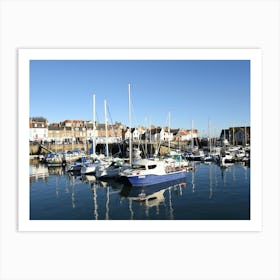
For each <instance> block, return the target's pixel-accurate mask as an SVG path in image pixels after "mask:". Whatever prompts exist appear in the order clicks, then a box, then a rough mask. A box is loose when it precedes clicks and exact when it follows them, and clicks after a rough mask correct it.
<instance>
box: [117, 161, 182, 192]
mask: <svg viewBox="0 0 280 280" xmlns="http://www.w3.org/2000/svg"><path fill="white" fill-rule="evenodd" d="M122 176H124V177H126V178H127V179H128V181H129V182H130V184H131V185H132V186H135V187H143V186H149V185H155V184H160V183H164V182H170V181H174V180H178V179H182V178H185V177H186V170H185V169H184V168H181V167H178V166H176V165H174V164H172V163H167V162H165V161H161V160H147V159H140V160H137V161H135V162H134V163H133V165H132V168H130V169H127V170H125V171H123V173H122Z"/></svg>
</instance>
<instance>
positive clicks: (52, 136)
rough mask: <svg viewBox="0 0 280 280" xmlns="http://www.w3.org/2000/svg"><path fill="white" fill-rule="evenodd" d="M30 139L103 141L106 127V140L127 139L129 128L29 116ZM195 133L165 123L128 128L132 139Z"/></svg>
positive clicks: (195, 134) (189, 136)
mask: <svg viewBox="0 0 280 280" xmlns="http://www.w3.org/2000/svg"><path fill="white" fill-rule="evenodd" d="M29 129H30V132H29V140H30V141H49V142H50V141H54V142H57V143H60V142H69V143H70V142H73V141H76V142H77V141H78V142H85V141H89V140H91V139H93V138H94V136H95V139H96V140H97V142H101V143H102V142H105V139H106V131H107V139H108V142H109V143H116V142H120V141H124V140H129V138H130V130H129V128H128V127H126V126H124V125H122V124H121V123H118V122H116V123H115V124H107V129H106V125H105V124H104V123H95V129H94V126H93V122H92V121H82V120H65V121H63V122H60V123H52V124H48V121H47V120H46V119H44V118H30V121H29ZM197 137H198V131H197V129H193V130H187V129H170V130H169V129H168V128H167V127H153V128H150V129H145V128H144V127H141V126H139V127H135V128H132V129H131V138H132V140H133V141H138V140H145V139H147V140H149V141H179V140H180V141H189V140H191V139H192V138H197Z"/></svg>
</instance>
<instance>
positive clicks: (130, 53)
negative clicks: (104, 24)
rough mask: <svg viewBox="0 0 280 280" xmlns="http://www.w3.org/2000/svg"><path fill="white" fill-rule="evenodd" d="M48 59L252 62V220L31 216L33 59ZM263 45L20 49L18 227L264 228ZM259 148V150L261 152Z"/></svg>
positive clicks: (186, 229)
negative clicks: (43, 218) (41, 218)
mask: <svg viewBox="0 0 280 280" xmlns="http://www.w3.org/2000/svg"><path fill="white" fill-rule="evenodd" d="M33 59H41V60H49V59H53V60H55V59H60V60H76V59H79V60H91V59H92V60H101V59H103V60H104V59H107V60H114V59H118V60H122V59H127V60H129V59H139V60H143V59H158V60H161V59H170V60H173V59H179V60H180V59H189V60H207V59H208V60H225V59H226V60H228V59H231V60H242V59H244V60H250V61H251V139H252V142H251V153H252V155H251V220H248V221H189V220H186V221H88V220H86V221H84V220H83V221H34V220H29V141H28V139H29V138H28V137H29V131H28V127H29V126H28V124H29V62H30V60H33ZM261 60H262V59H261V50H260V49H19V50H18V96H19V110H18V112H19V113H18V127H19V144H18V151H19V153H18V170H19V186H18V201H19V206H18V230H19V231H261V229H262V185H261V184H262V165H261V164H262V159H261V158H260V157H261V156H260V153H258V151H259V147H261V146H262V140H261V139H262V125H261V124H262V114H261V113H260V112H261V111H262V82H261V81H262V62H261ZM257 153H258V155H257ZM256 155H257V157H256Z"/></svg>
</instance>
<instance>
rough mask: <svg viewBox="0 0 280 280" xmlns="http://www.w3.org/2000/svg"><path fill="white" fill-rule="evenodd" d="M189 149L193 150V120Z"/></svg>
mask: <svg viewBox="0 0 280 280" xmlns="http://www.w3.org/2000/svg"><path fill="white" fill-rule="evenodd" d="M191 148H192V150H193V120H192V141H191Z"/></svg>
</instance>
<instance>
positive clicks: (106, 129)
mask: <svg viewBox="0 0 280 280" xmlns="http://www.w3.org/2000/svg"><path fill="white" fill-rule="evenodd" d="M104 114H105V133H106V157H108V156H109V149H108V127H107V103H106V99H105V100H104Z"/></svg>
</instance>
